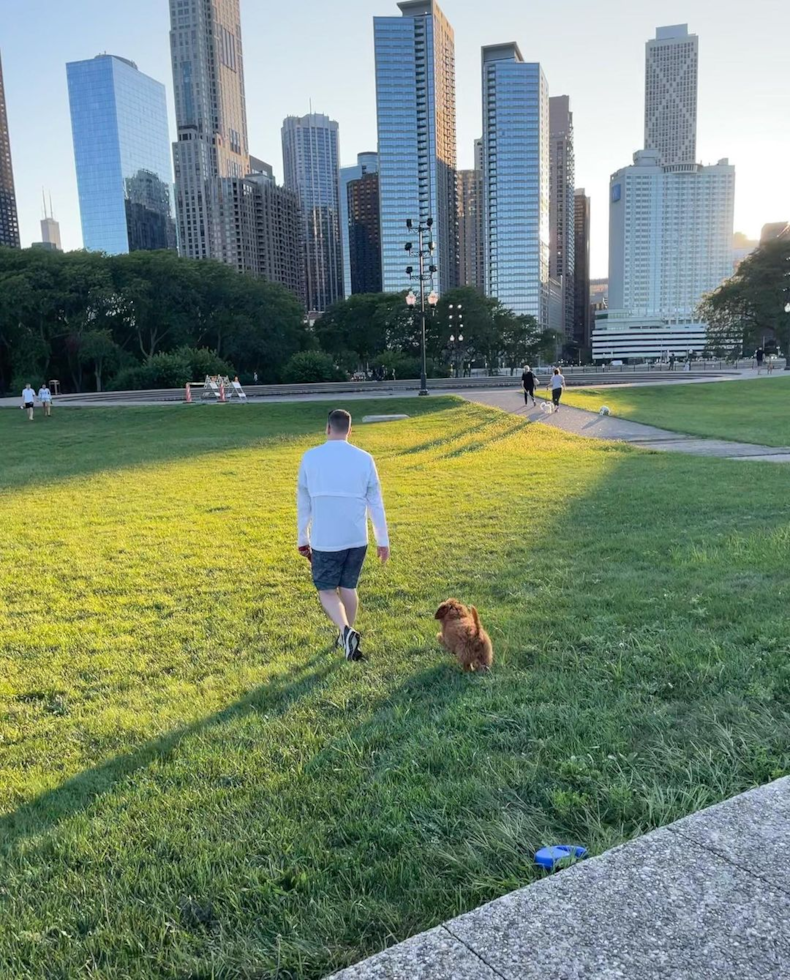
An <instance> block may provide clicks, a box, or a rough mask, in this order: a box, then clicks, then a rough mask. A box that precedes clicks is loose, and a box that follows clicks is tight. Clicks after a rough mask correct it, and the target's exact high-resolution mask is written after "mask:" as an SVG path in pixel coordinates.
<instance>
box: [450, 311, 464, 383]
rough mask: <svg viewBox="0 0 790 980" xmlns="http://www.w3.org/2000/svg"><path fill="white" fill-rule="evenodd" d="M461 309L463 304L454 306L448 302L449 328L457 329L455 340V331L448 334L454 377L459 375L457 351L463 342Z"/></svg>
mask: <svg viewBox="0 0 790 980" xmlns="http://www.w3.org/2000/svg"><path fill="white" fill-rule="evenodd" d="M463 310H464V308H463V306H461V304H460V303H458V305H457V306H454V305H453V304H452V303H450V313H449V315H448V319H449V321H450V330H452V331H455V330H457V331H458V339H457V340H456V337H455V333H454V332H453V333H451V334H450V343H451V344H452V346H453V361H454V364H455V376H456V378H457V377H459V374H458V354H459V351H460V349H461V344H463V342H464V335H463V332H462V331H463V329H464V313H463Z"/></svg>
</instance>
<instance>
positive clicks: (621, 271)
mask: <svg viewBox="0 0 790 980" xmlns="http://www.w3.org/2000/svg"><path fill="white" fill-rule="evenodd" d="M609 190H610V196H609V202H610V203H609V310H608V311H603V312H602V313H601V314H599V315H598V316H597V318H596V324H595V331H594V337H593V357H594V359H598V360H602V359H607V358H608V357H615V358H620V357H629V356H645V357H660V356H662V354H666V353H670V352H674V353H675V354H681V353H683V354H685V353H686V352H688V351H689V350H696V351H700V350H701V349H702V348H703V347H704V346H705V342H704V333H705V326H704V324H700V323H699V321H698V320H697V319H696V310H697V307H698V306H699V303H700V301H701V300H702V298H703V297H704V296H705V295H706V294H707V293H710V292H712V291H713V290H714V289H716V288H717V287H718V286H719V285H721V283H722V282H723V281H724V280H725V279H727V278H728V277H729V276H730V275H731V274H732V233H733V218H734V206H735V167H733V166H731V165H730V164H729V162H728V161H727V160H720V161H719V162H718V163H717V164H716V165H715V166H710V167H704V166H701V165H700V164H693V163H691V164H676V165H673V166H661V165H660V163H659V155H658V151H656V150H640V151H638V152H637V153H636V154H634V164H633V166H631V167H624V168H623V169H622V170H618V171H617V173H615V174H613V175H612V177H611V180H610V188H609ZM660 324H663V327H661V329H660V330H659V331H658V333H656V330H657V328H658V325H660ZM626 329H629V330H632V331H635V332H636V334H637V339H639V340H640V343H639V344H638V345H637V347H636V348H635V347H634V346H633V345H629V344H626V343H625V342H624V340H623V338H622V337H621V338H620V339H619V340H618V341H617V343H616V344H614V337H613V330H614V331H615V332H616V333H617V334H618V335H619V334H622V333H623V331H625V330H626ZM648 334H650V335H651V337H650V338H648ZM653 334H655V336H654V337H653V336H652V335H653ZM659 334H660V336H659ZM648 339H650V341H651V342H650V343H647V344H645V343H641V341H647V340H648ZM653 340H655V343H653V342H652V341H653ZM613 344H614V347H615V352H614V353H611V350H612V348H613ZM637 350H638V355H637Z"/></svg>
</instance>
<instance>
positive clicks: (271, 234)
mask: <svg viewBox="0 0 790 980" xmlns="http://www.w3.org/2000/svg"><path fill="white" fill-rule="evenodd" d="M263 168H265V169H263ZM263 168H260V167H257V166H256V170H255V172H254V173H253V174H251V175H250V176H249V177H248V178H247V183H249V184H252V186H253V188H254V192H253V205H254V208H255V235H256V245H255V267H254V269H253V270H252V271H254V272H255V273H256V274H257V275H259V276H262V277H263V278H264V279H268V280H269V282H278V283H280V284H281V285H283V286H285V287H286V288H288V289H290V290H291V292H292V293H294V295H296V296H297V297H298V298H299V299H300V300H301V301H302V303H303V304H304V303H305V302H306V298H305V295H304V259H303V254H302V217H301V212H300V209H299V197H298V195H297V194H296V192H295V191H291V190H289V189H288V188H287V187H279V186H278V185H277V184H276V182H275V180H274V175H273V173H272V168H271V167H268V166H267V165H266V164H263Z"/></svg>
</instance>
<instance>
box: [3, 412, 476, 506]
mask: <svg viewBox="0 0 790 980" xmlns="http://www.w3.org/2000/svg"><path fill="white" fill-rule="evenodd" d="M342 404H347V405H349V407H350V409H351V412H352V414H353V415H354V416H355V417H356V416H358V417H361V416H363V415H365V414H371V413H377V412H380V411H381V406H382V403H381V401H376V400H370V401H368V400H359V401H357V400H350V401H347V402H345V403H344V402H343V399H342V398H339V399H338V403H337V404H336V403H335V402H328V401H327V402H298V403H293V404H283V403H280V404H274V405H227V406H221V405H204V406H201V405H193V406H187V405H184V406H166V407H163V408H128V409H127V408H86V409H77V408H69V409H60V410H59V411H55V413H54V415H53V417H52V419H47V420H44V419H37V420H36V423H35V424H34V425H31V426H30V428H29V429H28V428H26V427H23V423H24V425H25V426H27V425H28V424H29V423H27V419H26V418H25V419H21V418H18V417H17V416H20V415H23V414H24V413H22V412H11V411H10V410H5V411H4V410H0V445H2V452H3V460H2V472H0V494H2V492H3V491H4V490H10V489H14V488H16V487H20V486H29V485H31V484H33V483H35V484H36V485H37V486H41V485H42V484H48V483H58V482H60V481H63V480H68V479H73V478H75V477H83V476H87V475H90V474H94V473H99V472H103V471H105V470H133V469H134V468H135V467H138V466H152V465H156V464H161V463H168V462H176V461H178V460H183V459H189V458H190V457H193V458H199V457H208V458H209V465H210V462H211V459H212V458H213V460H214V461H217V460H220V459H221V458H222V454H223V453H225V452H232V451H234V450H238V449H245V448H247V447H249V446H258V447H260V446H265V445H271V444H274V443H278V442H282V441H284V440H288V439H299V438H302V437H304V436H307V435H310V434H314V435H315V440H316V442H320V440H321V438H322V435H323V430H324V427H325V425H326V415H327V411H328V409H330V408H335V407H337V406H338V405H342ZM386 405H387V412H388V413H406V414H408V415H410V416H419V415H426V414H433V413H435V412H442V411H447V410H448V409H452V408H458V406H459V402H458V399H456V398H450V397H436V398H430V399H426V398H419V399H418V398H410V399H401V400H396V401H392V400H387V403H386Z"/></svg>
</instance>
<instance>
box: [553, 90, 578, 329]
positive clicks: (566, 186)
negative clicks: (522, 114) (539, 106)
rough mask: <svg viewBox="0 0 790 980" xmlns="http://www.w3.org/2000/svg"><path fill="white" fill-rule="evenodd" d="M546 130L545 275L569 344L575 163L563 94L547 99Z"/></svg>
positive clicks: (567, 103) (570, 120)
mask: <svg viewBox="0 0 790 980" xmlns="http://www.w3.org/2000/svg"><path fill="white" fill-rule="evenodd" d="M549 130H550V153H549V167H550V175H551V176H550V184H551V188H550V194H549V200H550V209H549V215H550V220H549V230H550V246H551V249H550V259H549V275H550V276H551V278H552V279H556V280H557V282H559V284H560V296H561V305H562V313H561V320H562V328H561V331H560V332H561V333H562V334H564V339H565V341H573V339H574V329H573V323H574V304H575V293H574V285H573V273H574V267H575V262H574V253H575V247H576V246H575V240H576V239H575V232H574V228H575V203H574V187H575V181H576V162H575V157H574V152H573V113H572V112H571V107H570V99H569V98H568V96H567V95H557V96H554V97H553V98H550V99H549Z"/></svg>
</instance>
